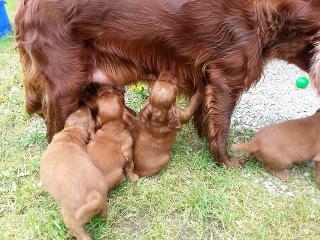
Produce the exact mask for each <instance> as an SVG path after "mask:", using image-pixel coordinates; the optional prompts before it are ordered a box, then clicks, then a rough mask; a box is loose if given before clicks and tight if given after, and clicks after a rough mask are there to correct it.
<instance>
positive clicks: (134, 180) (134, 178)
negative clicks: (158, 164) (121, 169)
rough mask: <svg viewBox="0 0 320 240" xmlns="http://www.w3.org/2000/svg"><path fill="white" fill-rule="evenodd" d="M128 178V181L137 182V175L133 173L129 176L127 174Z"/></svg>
mask: <svg viewBox="0 0 320 240" xmlns="http://www.w3.org/2000/svg"><path fill="white" fill-rule="evenodd" d="M128 178H129V180H130V181H132V182H136V181H138V180H139V175H137V174H135V173H130V174H128Z"/></svg>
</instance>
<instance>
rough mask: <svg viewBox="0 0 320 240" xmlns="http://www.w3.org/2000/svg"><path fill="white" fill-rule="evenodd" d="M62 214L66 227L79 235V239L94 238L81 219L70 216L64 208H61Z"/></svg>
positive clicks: (87, 239) (90, 239) (89, 239)
mask: <svg viewBox="0 0 320 240" xmlns="http://www.w3.org/2000/svg"><path fill="white" fill-rule="evenodd" d="M61 216H62V218H63V221H64V223H65V225H66V227H67V228H68V229H69V230H70V233H71V234H72V235H74V236H76V237H77V239H79V240H92V238H91V236H90V235H89V234H88V232H87V231H86V230H85V229H84V227H83V226H82V224H81V223H80V222H79V220H77V219H75V218H74V217H72V216H70V214H69V213H68V211H66V210H65V209H64V208H62V209H61Z"/></svg>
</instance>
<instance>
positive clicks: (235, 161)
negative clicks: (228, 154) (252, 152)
mask: <svg viewBox="0 0 320 240" xmlns="http://www.w3.org/2000/svg"><path fill="white" fill-rule="evenodd" d="M244 163H245V161H244V160H242V159H241V158H236V157H232V158H230V160H227V161H226V162H225V163H224V164H225V166H226V167H227V168H242V167H243V165H244Z"/></svg>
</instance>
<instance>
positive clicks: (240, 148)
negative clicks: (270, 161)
mask: <svg viewBox="0 0 320 240" xmlns="http://www.w3.org/2000/svg"><path fill="white" fill-rule="evenodd" d="M231 150H232V151H235V152H244V153H246V154H247V155H248V156H252V155H253V154H254V153H255V152H257V151H258V148H257V145H256V144H255V143H253V142H249V143H241V144H233V145H232V146H231Z"/></svg>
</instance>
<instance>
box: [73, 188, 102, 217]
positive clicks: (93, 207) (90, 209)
mask: <svg viewBox="0 0 320 240" xmlns="http://www.w3.org/2000/svg"><path fill="white" fill-rule="evenodd" d="M105 205H106V202H105V197H103V196H102V195H101V193H100V192H98V191H96V190H92V191H91V192H90V193H89V194H88V196H87V202H86V203H85V204H84V205H82V206H81V207H80V208H79V209H78V210H77V211H76V213H75V218H76V219H77V220H81V219H84V218H86V217H89V218H90V217H93V216H94V215H96V214H98V213H99V212H101V211H103V210H104V209H105Z"/></svg>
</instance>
